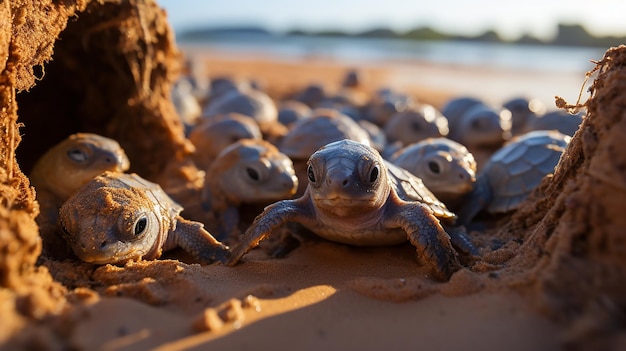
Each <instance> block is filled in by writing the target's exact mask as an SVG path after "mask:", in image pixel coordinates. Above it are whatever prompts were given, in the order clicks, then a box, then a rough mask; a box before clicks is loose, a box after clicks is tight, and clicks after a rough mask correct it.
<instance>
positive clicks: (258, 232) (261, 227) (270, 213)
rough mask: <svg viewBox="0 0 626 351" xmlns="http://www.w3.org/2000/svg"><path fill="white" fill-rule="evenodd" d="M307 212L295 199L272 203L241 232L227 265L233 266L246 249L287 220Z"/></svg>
mask: <svg viewBox="0 0 626 351" xmlns="http://www.w3.org/2000/svg"><path fill="white" fill-rule="evenodd" d="M307 214H308V212H307V211H306V210H305V209H304V208H303V207H302V206H300V204H299V202H298V201H297V200H283V201H278V202H276V203H273V204H271V205H269V206H267V207H266V208H265V210H263V212H261V214H259V215H258V216H256V218H255V219H254V222H252V224H251V225H250V227H249V228H248V229H247V230H246V232H245V233H244V234H243V236H242V238H241V241H240V242H239V244H238V245H237V246H235V248H234V249H233V251H232V254H231V256H230V259H229V260H228V262H226V265H228V266H234V265H235V264H237V262H239V260H240V259H241V257H243V255H245V254H246V253H248V251H250V250H252V249H253V248H255V247H256V246H257V245H259V243H260V242H261V240H263V239H265V238H266V237H267V236H268V235H270V234H271V233H272V232H274V231H275V230H276V229H278V228H279V227H281V226H282V225H283V224H285V223H287V222H298V221H299V220H302V219H303V218H304V217H306V216H307Z"/></svg>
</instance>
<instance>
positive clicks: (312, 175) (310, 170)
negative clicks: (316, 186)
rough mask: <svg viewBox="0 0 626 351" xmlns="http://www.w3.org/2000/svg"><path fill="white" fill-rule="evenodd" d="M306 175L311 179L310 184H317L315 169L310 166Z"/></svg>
mask: <svg viewBox="0 0 626 351" xmlns="http://www.w3.org/2000/svg"><path fill="white" fill-rule="evenodd" d="M306 175H307V177H308V178H309V182H311V183H315V172H313V167H311V166H310V165H309V167H308V168H307V169H306Z"/></svg>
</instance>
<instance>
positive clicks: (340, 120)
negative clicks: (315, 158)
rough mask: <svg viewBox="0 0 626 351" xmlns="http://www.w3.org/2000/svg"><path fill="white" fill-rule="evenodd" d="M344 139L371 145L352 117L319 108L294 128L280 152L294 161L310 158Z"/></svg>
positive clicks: (282, 144)
mask: <svg viewBox="0 0 626 351" xmlns="http://www.w3.org/2000/svg"><path fill="white" fill-rule="evenodd" d="M343 139H350V140H354V141H358V142H361V143H364V144H367V145H370V139H369V135H368V134H367V132H366V131H365V130H363V128H361V127H360V126H359V125H358V124H357V123H356V122H355V121H354V120H352V119H351V118H350V117H348V116H346V115H344V114H342V113H340V112H339V111H337V110H333V109H326V108H318V109H315V110H313V116H311V117H310V118H306V119H302V120H300V121H298V122H296V123H295V124H294V125H293V127H292V128H291V130H290V131H289V133H287V135H285V137H284V138H283V140H282V141H281V143H280V147H279V149H280V151H281V152H282V153H284V154H286V155H287V156H289V157H291V158H292V159H308V158H309V157H310V156H311V155H312V154H313V153H314V152H315V151H317V149H319V148H320V147H322V146H324V145H326V144H329V143H332V142H334V141H339V140H343Z"/></svg>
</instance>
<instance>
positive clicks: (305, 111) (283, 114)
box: [278, 100, 312, 127]
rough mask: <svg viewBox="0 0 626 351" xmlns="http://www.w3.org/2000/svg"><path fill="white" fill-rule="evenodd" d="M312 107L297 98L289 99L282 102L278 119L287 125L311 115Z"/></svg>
mask: <svg viewBox="0 0 626 351" xmlns="http://www.w3.org/2000/svg"><path fill="white" fill-rule="evenodd" d="M311 113H312V110H311V108H310V107H309V106H308V105H307V104H305V103H303V102H300V101H297V100H287V101H284V102H282V103H281V104H280V107H279V109H278V121H279V122H280V123H282V124H284V125H285V126H287V127H290V126H291V125H293V124H294V123H295V122H297V121H299V120H301V119H305V118H309V117H311Z"/></svg>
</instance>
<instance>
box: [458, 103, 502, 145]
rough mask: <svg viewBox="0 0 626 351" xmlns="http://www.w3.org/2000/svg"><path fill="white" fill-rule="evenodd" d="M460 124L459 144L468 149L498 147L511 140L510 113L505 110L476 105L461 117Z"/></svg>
mask: <svg viewBox="0 0 626 351" xmlns="http://www.w3.org/2000/svg"><path fill="white" fill-rule="evenodd" d="M461 124H462V125H461V126H460V128H459V129H460V130H462V131H463V136H462V139H463V140H461V143H462V144H464V145H467V146H468V147H469V148H470V149H472V147H485V146H486V147H491V146H499V145H502V144H503V143H504V142H505V141H506V140H508V139H510V138H511V111H509V110H507V109H501V110H495V109H493V108H491V107H488V106H486V105H482V104H480V105H476V106H473V107H472V108H470V109H469V110H468V111H467V112H466V113H465V114H464V115H463V119H462V121H461Z"/></svg>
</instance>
